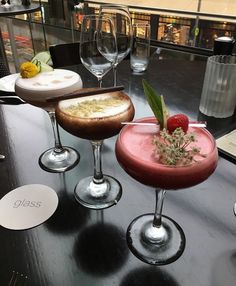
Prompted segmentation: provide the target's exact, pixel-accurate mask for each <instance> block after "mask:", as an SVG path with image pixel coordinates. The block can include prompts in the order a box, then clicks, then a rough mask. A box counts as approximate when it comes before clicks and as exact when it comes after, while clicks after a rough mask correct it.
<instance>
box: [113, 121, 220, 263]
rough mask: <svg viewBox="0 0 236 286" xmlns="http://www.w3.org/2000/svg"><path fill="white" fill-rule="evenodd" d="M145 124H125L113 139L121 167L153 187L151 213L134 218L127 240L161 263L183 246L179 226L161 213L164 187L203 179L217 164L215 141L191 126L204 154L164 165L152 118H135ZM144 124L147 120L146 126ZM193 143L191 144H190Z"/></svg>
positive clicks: (138, 254) (174, 256)
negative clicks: (157, 152) (157, 153)
mask: <svg viewBox="0 0 236 286" xmlns="http://www.w3.org/2000/svg"><path fill="white" fill-rule="evenodd" d="M137 122H138V123H141V124H144V125H127V126H125V127H124V128H123V129H122V130H121V132H120V134H119V137H118V139H117V142H116V157H117V160H118V162H119V163H120V165H121V166H122V168H123V169H124V170H125V171H126V172H127V173H128V174H129V175H130V176H131V177H133V178H134V179H136V180H137V181H139V182H140V183H142V184H145V185H148V186H151V187H154V188H155V189H156V207H155V213H154V214H150V213H149V214H144V215H141V216H139V217H137V218H135V219H134V220H133V221H132V222H131V224H130V225H129V227H128V229H127V242H128V246H129V248H130V250H131V251H132V253H133V254H134V255H135V256H136V257H138V258H139V259H140V260H142V261H144V262H146V263H149V264H153V265H164V264H168V263H171V262H173V261H175V260H176V259H178V258H179V257H180V256H181V254H182V253H183V251H184V248H185V235H184V232H183V230H182V228H181V227H180V226H179V224H177V223H176V222H175V221H174V220H173V219H172V218H170V217H167V216H165V215H162V207H163V201H164V195H165V192H166V190H178V189H181V188H188V187H192V186H194V185H196V184H199V183H201V182H202V181H204V180H206V179H207V178H208V177H209V176H210V175H211V174H212V173H213V172H214V170H215V168H216V166H217V159H218V153H217V148H216V144H215V140H214V138H213V137H212V135H211V134H210V133H209V132H208V131H207V130H206V129H204V128H197V127H194V128H192V127H191V128H190V131H192V132H194V133H195V134H196V136H197V142H196V144H197V146H198V147H200V148H202V150H201V152H202V153H203V154H204V156H200V155H198V156H196V158H194V159H196V161H193V162H191V163H189V164H186V165H179V166H178V165H165V164H162V163H159V161H157V159H156V158H155V153H154V145H153V138H154V136H157V137H156V138H157V140H160V139H161V138H160V136H159V134H158V129H157V128H158V127H157V125H156V124H154V125H150V123H156V119H155V118H154V117H148V118H142V119H140V120H137ZM145 123H148V124H147V125H145ZM191 144H193V143H191Z"/></svg>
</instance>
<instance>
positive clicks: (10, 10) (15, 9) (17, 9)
mask: <svg viewBox="0 0 236 286" xmlns="http://www.w3.org/2000/svg"><path fill="white" fill-rule="evenodd" d="M40 9H41V8H40V5H39V4H34V3H32V4H31V5H29V6H23V5H11V6H8V7H5V5H2V6H0V16H3V17H7V16H15V15H20V14H28V13H33V12H36V11H38V10H40Z"/></svg>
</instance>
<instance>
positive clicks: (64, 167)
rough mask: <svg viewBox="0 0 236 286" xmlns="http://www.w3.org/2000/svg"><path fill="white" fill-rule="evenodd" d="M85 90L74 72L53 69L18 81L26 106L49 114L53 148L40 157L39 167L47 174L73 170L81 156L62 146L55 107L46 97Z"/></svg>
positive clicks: (18, 92) (16, 90)
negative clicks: (37, 108)
mask: <svg viewBox="0 0 236 286" xmlns="http://www.w3.org/2000/svg"><path fill="white" fill-rule="evenodd" d="M81 88H82V81H81V78H80V76H79V75H78V74H77V73H75V72H72V71H69V70H63V69H54V70H53V71H50V72H42V73H39V74H38V75H36V76H35V77H32V78H27V79H25V78H21V77H19V78H17V80H16V83H15V92H16V94H17V95H18V96H19V97H21V98H22V99H23V100H25V101H26V102H28V103H30V104H32V105H34V106H37V107H41V108H43V109H44V110H45V111H47V113H48V115H49V117H50V121H51V124H52V129H53V135H54V147H53V148H50V149H48V150H46V151H45V152H43V153H42V154H41V155H40V157H39V165H40V167H41V168H42V169H43V170H45V171H48V172H53V173H61V172H65V171H68V170H70V169H72V168H73V167H74V166H75V165H77V164H78V162H79V160H80V155H79V153H78V152H77V151H76V150H75V149H73V148H71V147H68V146H62V144H61V140H60V134H59V130H58V125H57V121H56V117H55V106H54V105H55V104H52V103H47V102H46V99H47V97H51V96H58V95H63V94H67V93H70V92H73V91H75V90H77V89H81Z"/></svg>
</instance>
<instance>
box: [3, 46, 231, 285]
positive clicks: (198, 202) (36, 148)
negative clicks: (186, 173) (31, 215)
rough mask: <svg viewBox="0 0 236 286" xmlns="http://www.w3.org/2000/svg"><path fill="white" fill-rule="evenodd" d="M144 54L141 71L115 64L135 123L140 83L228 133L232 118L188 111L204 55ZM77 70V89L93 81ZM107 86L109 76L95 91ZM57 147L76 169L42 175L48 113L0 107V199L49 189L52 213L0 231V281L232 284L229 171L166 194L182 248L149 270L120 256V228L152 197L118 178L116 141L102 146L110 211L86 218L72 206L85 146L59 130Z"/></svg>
mask: <svg viewBox="0 0 236 286" xmlns="http://www.w3.org/2000/svg"><path fill="white" fill-rule="evenodd" d="M155 56H156V58H154V57H153V56H152V58H151V61H150V64H149V67H148V70H147V71H146V72H145V73H144V74H142V75H140V74H139V75H135V74H132V72H131V70H130V67H129V61H123V62H122V63H121V64H120V65H119V66H118V84H123V85H124V86H125V92H126V93H127V94H129V96H130V97H131V99H132V101H133V103H134V105H135V109H136V114H135V118H140V117H145V116H150V115H152V112H151V109H150V107H149V106H148V104H147V102H146V100H145V97H144V93H143V89H142V83H141V80H142V79H143V78H145V79H146V80H147V81H148V82H149V83H150V84H151V85H152V86H153V87H154V88H155V89H156V90H157V91H158V92H159V93H160V94H163V95H164V98H165V102H166V105H167V106H168V108H169V109H170V112H171V114H175V113H185V114H187V115H188V116H189V118H190V119H192V120H198V119H199V120H202V119H203V120H206V121H207V122H208V129H209V130H210V131H211V132H212V133H213V135H215V136H219V135H220V134H223V133H225V132H227V131H229V130H231V129H234V128H236V125H235V124H236V117H235V116H232V117H231V118H227V119H221V120H220V119H214V118H207V117H206V116H203V115H202V114H200V113H199V110H198V107H199V102H200V96H201V89H202V84H203V79H204V72H205V65H206V58H205V57H200V56H196V55H187V54H182V53H180V52H167V51H163V52H162V53H161V54H160V55H159V56H157V55H155ZM70 69H74V70H75V71H77V72H79V74H80V75H81V77H82V79H83V82H84V86H90V87H91V86H96V85H97V82H96V79H95V78H94V77H93V76H91V75H90V74H89V72H88V71H86V70H85V68H84V67H83V66H77V67H70ZM111 84H112V72H110V73H109V74H108V75H107V76H105V78H104V86H110V85H111ZM60 134H61V139H62V143H63V145H67V146H72V147H74V148H75V149H77V150H78V151H79V152H80V154H81V160H80V163H79V164H78V165H77V166H76V167H75V168H74V169H72V170H70V171H68V172H66V173H64V174H55V173H48V172H45V171H43V170H42V169H41V168H40V167H39V165H38V158H39V156H40V154H41V153H42V152H43V151H45V150H46V149H48V148H50V147H52V146H53V144H54V142H53V134H52V130H51V126H50V121H49V118H48V115H47V114H46V112H45V111H43V110H42V109H39V108H36V107H33V106H31V105H29V104H23V105H14V106H11V105H1V106H0V136H1V144H0V153H1V154H4V155H5V156H6V159H5V160H4V161H2V162H0V182H1V188H0V198H2V197H3V196H4V195H5V194H6V193H8V192H9V191H11V190H12V189H14V188H16V187H19V186H22V185H26V184H34V183H38V184H44V185H47V186H50V187H51V188H53V189H54V190H55V191H56V192H57V194H58V197H59V206H58V209H57V210H56V212H55V213H54V215H53V216H52V217H51V218H50V219H49V220H48V221H46V222H45V223H43V224H41V225H39V226H37V227H35V228H32V229H28V230H23V231H13V230H8V229H5V228H3V227H0V265H1V267H0V281H1V285H8V282H9V280H10V277H11V273H12V271H13V270H14V271H18V272H20V273H24V274H25V275H27V276H28V277H29V282H28V285H30V286H41V285H45V286H64V285H66V286H73V285H83V286H111V285H113V286H139V285H148V286H154V285H155V286H156V285H165V286H190V285H191V286H212V285H214V286H222V285H224V286H232V285H235V281H236V217H235V216H234V214H233V206H234V202H235V201H236V189H235V182H236V167H235V164H234V163H233V162H230V161H229V160H227V159H225V158H223V157H221V156H220V157H219V162H218V167H217V169H216V171H215V172H214V174H213V175H212V176H211V177H209V178H208V180H206V181H205V182H203V183H201V184H199V185H197V186H195V187H192V188H189V189H183V190H179V191H168V192H167V194H166V199H165V202H164V209H163V214H164V215H167V216H170V217H171V218H173V219H174V220H175V221H176V222H178V224H180V226H181V227H182V229H183V231H184V233H185V236H186V247H185V250H184V252H183V254H182V256H181V257H180V258H179V259H178V260H177V261H175V262H173V263H171V264H169V265H165V266H158V267H156V266H151V265H148V264H145V263H143V262H142V261H140V260H138V259H137V258H136V257H135V256H134V255H133V254H132V253H131V252H130V251H129V249H128V247H127V242H126V230H127V227H128V225H129V224H130V222H131V221H132V220H133V219H134V218H135V217H137V216H139V215H141V214H144V213H152V212H153V211H154V207H155V206H154V198H155V192H154V190H153V189H152V188H150V187H147V186H144V185H141V184H140V183H138V182H136V181H135V180H134V179H132V178H131V177H129V176H128V174H126V173H125V172H124V171H123V170H122V168H121V167H120V166H119V164H118V162H117V160H116V157H115V153H114V146H115V142H116V137H113V138H110V139H107V140H105V141H104V147H103V171H104V173H105V174H109V175H111V176H114V177H115V178H116V179H118V180H119V181H120V183H121V185H122V187H123V195H122V198H121V200H120V201H119V202H118V204H117V205H116V206H113V207H111V208H108V209H105V210H102V211H95V210H89V209H86V208H84V207H82V206H80V205H79V204H78V203H77V202H76V201H75V199H74V194H73V192H74V187H75V185H76V184H77V182H78V181H79V180H80V179H81V178H83V177H85V176H87V175H91V174H92V172H93V158H92V150H91V146H90V144H89V142H88V141H86V140H83V139H79V138H77V137H74V136H72V135H70V134H68V133H67V132H66V131H64V130H62V129H60Z"/></svg>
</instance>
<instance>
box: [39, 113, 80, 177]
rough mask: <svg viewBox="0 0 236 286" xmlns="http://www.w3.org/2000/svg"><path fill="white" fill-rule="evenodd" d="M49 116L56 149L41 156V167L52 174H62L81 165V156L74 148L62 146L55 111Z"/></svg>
mask: <svg viewBox="0 0 236 286" xmlns="http://www.w3.org/2000/svg"><path fill="white" fill-rule="evenodd" d="M47 114H48V115H49V118H50V121H51V125H52V130H53V137H54V147H52V148H50V149H48V150H46V151H45V152H43V153H42V154H41V155H40V157H39V165H40V167H41V168H42V169H43V170H45V171H48V172H52V173H62V172H65V171H68V170H71V169H72V168H73V167H74V166H76V165H77V164H78V163H79V160H80V155H79V153H78V151H76V150H75V149H73V148H72V147H68V146H62V144H61V139H60V133H59V128H58V124H57V121H56V116H55V110H51V111H47Z"/></svg>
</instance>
